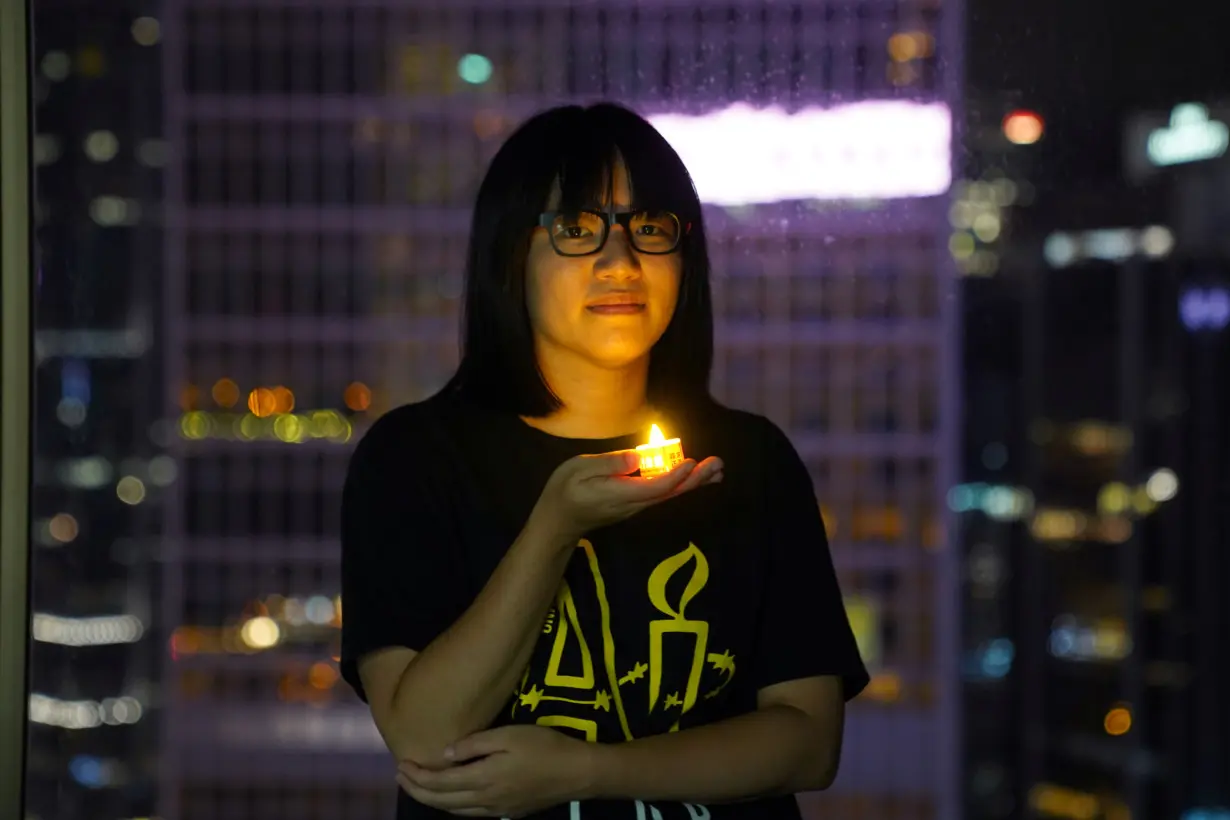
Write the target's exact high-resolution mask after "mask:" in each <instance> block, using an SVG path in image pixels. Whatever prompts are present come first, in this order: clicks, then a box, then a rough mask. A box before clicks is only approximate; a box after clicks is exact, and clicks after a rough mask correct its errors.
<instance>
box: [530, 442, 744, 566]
mask: <svg viewBox="0 0 1230 820" xmlns="http://www.w3.org/2000/svg"><path fill="white" fill-rule="evenodd" d="M722 466H723V465H722V460H721V459H720V458H717V457H716V456H712V457H710V458H707V459H705V460H704V461H702V462H701V463H700V464H697V463H696V462H695V461H693V460H692V459H685V460H684V462H683V463H682V464H680V465H679V466H677V467H675V469H673V470H671V471H670V472H669V473H664V474H663V475H660V476H655V477H653V478H641V477H640V476H633V475H631V473H634V472H636V471H637V470H638V469H639V467H640V462H639V459H638V458H637V455H636V451H635V450H619V451H616V452H613V453H603V454H602V455H592V456H591V455H582V456H576V457H575V458H570V459H568V460H567V461H565V462H564V463H563V464H561V465H560V466H559V467H557V468H556V469H555V472H554V473H552V474H551V477H550V478H549V479H547V483H546V486H545V487H543V489H542V494H541V495H539V497H538V503H537V504H536V505H535V506H534V511H533V514H532V516H531V517H532V518H535V519H537V520H538V521H540V522H543V523H545V524H546V525H547V526H548V527H549V529H550V531H551V532H552V533H553V535H555V536H557V537H558V539H559V541H560V543H561V546H562V545H564V544H566V545H567V546H569V547H572V546H574V545H575V544H576V541H577V539H579V538H581V537H582V536H583V535H585V533H587V532H590V531H592V530H595V529H598V528H599V527H605V526H608V525H610V524H614V523H616V522H618V521H623V520H624V519H625V518H629V517H631V516H633V515H635V514H636V513H638V512H640V511H641V510H643V509H645V508H647V507H651V506H653V505H654V504H658V503H660V502H662V501H665V500H666V499H668V498H674V497H675V496H677V495H682V494H683V493H686V492H688V491H690V490H694V489H696V488H697V487H700V486H701V485H703V484H716V483H718V482H719V481H721V480H722Z"/></svg>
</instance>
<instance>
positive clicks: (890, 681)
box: [863, 672, 901, 703]
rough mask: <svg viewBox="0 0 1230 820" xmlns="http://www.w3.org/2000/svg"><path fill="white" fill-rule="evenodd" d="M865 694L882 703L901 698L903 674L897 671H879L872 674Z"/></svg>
mask: <svg viewBox="0 0 1230 820" xmlns="http://www.w3.org/2000/svg"><path fill="white" fill-rule="evenodd" d="M863 696H864V697H866V698H869V699H870V700H878V701H880V702H882V703H893V702H895V701H898V700H901V676H900V675H898V674H897V673H896V672H877V673H876V674H874V675H872V676H871V681H870V682H869V683H868V684H867V688H866V690H864V692H863Z"/></svg>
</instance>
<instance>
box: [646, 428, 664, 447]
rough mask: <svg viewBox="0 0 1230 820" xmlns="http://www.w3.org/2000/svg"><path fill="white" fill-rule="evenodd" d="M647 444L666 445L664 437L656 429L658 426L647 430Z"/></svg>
mask: <svg viewBox="0 0 1230 820" xmlns="http://www.w3.org/2000/svg"><path fill="white" fill-rule="evenodd" d="M649 443H650V444H664V443H666V436H664V435H662V431H661V430H659V429H658V425H656V424H655V425H653V426H652V427H650V428H649Z"/></svg>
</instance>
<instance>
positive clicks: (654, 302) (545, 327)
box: [525, 160, 683, 368]
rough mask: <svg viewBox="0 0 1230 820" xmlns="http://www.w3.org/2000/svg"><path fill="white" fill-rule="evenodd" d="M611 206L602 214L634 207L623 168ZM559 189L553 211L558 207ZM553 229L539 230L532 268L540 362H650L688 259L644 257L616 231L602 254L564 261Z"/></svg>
mask: <svg viewBox="0 0 1230 820" xmlns="http://www.w3.org/2000/svg"><path fill="white" fill-rule="evenodd" d="M612 182H613V184H612V186H611V189H612V190H611V202H605V203H601V208H600V210H607V209H610V210H613V211H615V212H616V213H618V212H620V211H627V210H630V209H631V207H632V200H633V198H632V189H631V182H630V180H629V179H628V174H627V169H626V168H625V167H624V164H623V162H622V161H618V160H617V162H616V164H615V167H614V179H613V181H612ZM558 199H559V191H558V189H557V190H556V191H555V192H553V193H552V195H551V200H550V201H549V202H548V203H547V207H546V210H548V211H551V210H554V209H555V208H556V207H557V204H558ZM548 230H549V229H548V228H542V227H539V228H535V230H534V236H533V239H532V241H531V243H530V252H529V257H528V259H527V261H526V273H525V275H526V307H527V308H528V311H529V317H530V325H531V327H532V328H533V331H534V342H535V348H536V349H537V350H538V354H539V356H540V357H541V356H542V355H544V354H545V355H551V354H552V353H563V354H571V355H573V356H576V357H580V358H581V359H583V360H586V361H588V362H591V363H593V364H596V365H599V366H602V367H609V368H618V367H623V366H626V365H629V364H632V363H635V362H637V361H638V360H640V359H642V358H644V357H645V356H647V355H648V354H649V351H650V349H652V348H653V346H654V344H655V343H656V342H657V341H658V339H659V338H661V336H662V334H663V333H664V332H665V331H666V327H667V325H669V324H670V321H671V317H672V316H674V314H675V304H676V302H677V300H678V298H679V278H680V275H681V272H682V267H683V254H682V251H680V250H676V251H675V252H674V253H668V254H644V253H640V252H638V251H636V250H635V249H634V248H633V247H632V245H631V244H630V241H629V237H628V235H627V232H626V231H625V229H624V228H623V227H622V226H620V225H614V224H612V225H611V230H610V235H609V236H608V237H607V240H606V244H605V245H604V246H603V247H602V249H601V250H600V251H598V252H597V253H594V254H590V255H589V256H560V255H559V254H557V253H556V252H555V250H554V248H553V247H552V245H551V237H550V236H549V234H548Z"/></svg>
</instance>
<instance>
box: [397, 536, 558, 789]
mask: <svg viewBox="0 0 1230 820" xmlns="http://www.w3.org/2000/svg"><path fill="white" fill-rule="evenodd" d="M566 543H567V540H566V539H564V538H563V537H561V536H559V535H557V534H556V531H555V529H554V528H553V527H552V526H551V525H550V524H549V523H547V522H546V521H545V520H542V519H536V518H535V517H534V516H531V518H530V521H529V522H528V523H527V524H526V526H525V528H524V529H523V530H522V531H521V534H520V536H519V537H518V538H517V540H516V541H515V542H513V545H512V546H511V547H509V549H508V551H507V552H506V553H505V554H504V558H503V559H502V560H501V561H500V563H499V565H498V566H497V567H496V569H495V571H494V572H493V573H492V574H491V577H490V579H488V581H487V584H486V585H485V586H484V587H483V589H482V591H481V592H479V594H478V596H477V597H475V599H474V602H473V603H472V604H471V605H470V607H469V608H468V609H467V610H466V611H465V613H464V614H463V615H462V616H461V617H460V618H458V619H457V621H456V622H455V623H454V624H453V625H452V626H451V627H449V629H447V630H446V631H445V632H444V633H442V634H441V635H440V636H439V637H438V638H436V640H434V641H432V642H431V644H429V645H428V646H427V647H426V648H424V649H423V651H422V652H420V653H419V654H418V655H417V656H416V657H415V658H414V660H413V661H411V662H410V664H409V665H408V666H407V667H406V670H405V672H404V673H403V674H402V677H401V680H400V682H399V683H398V686H397V690H396V693H395V694H394V698H393V709H392V713H393V719H392V721H391V723H392V726H393V730H394V733H395V734H398V735H401V738H400V739H401V741H402V742H401V743H400V744H399V745H401V746H402V747H403V748H405V749H406V750H407V752H408V756H409V757H410V758H411V759H414V760H415V762H417V763H419V764H420V765H424V766H437V765H445V763H446V761H445V760H444V758H443V752H444V749H445V748H446V747H447V746H449V745H450V744H451V743H454V742H455V741H457V740H459V739H460V738H463V737H466V736H467V735H470V734H473V733H474V732H477V731H480V730H482V729H485V728H487V727H488V726H489V725H490V724H491V722H492V721H493V720H494V719H495V717H496V715H497V714H498V713H499V710H500V709H501V708H502V707H503V706H504V705H505V704H506V703H507V702H508V699H509V697H510V696H511V694H512V693H513V691H514V689H515V687H516V686H517V683H518V682H519V680H520V678H521V675H522V674H523V672H524V670H525V667H526V664H527V663H529V659H530V654H531V653H532V652H533V650H534V645H535V643H536V642H537V641H538V636H539V635H540V634H541V632H542V625H543V620H544V618H545V617H546V612H547V610H548V608H549V607H550V606H551V604H552V602H553V601H554V599H555V594H556V591H557V590H558V588H559V583H560V579H561V578H562V577H563V574H564V570H565V568H566V567H567V565H568V560H569V558H570V557H571V555H572V550H571V549H568V548H567V547H566V546H565V544H566ZM390 745H392V744H390Z"/></svg>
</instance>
